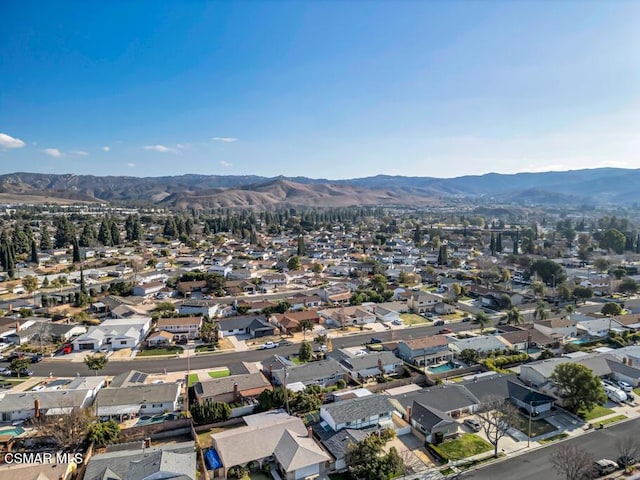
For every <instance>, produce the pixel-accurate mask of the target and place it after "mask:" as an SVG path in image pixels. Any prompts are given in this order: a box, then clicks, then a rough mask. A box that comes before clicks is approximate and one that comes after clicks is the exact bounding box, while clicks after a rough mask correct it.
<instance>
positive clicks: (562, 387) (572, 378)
mask: <svg viewBox="0 0 640 480" xmlns="http://www.w3.org/2000/svg"><path fill="white" fill-rule="evenodd" d="M551 380H552V381H553V382H555V384H556V385H557V387H558V390H559V394H560V397H561V398H562V399H563V400H564V404H565V407H567V409H569V410H570V411H571V412H573V413H578V411H580V410H582V411H589V410H591V409H592V408H593V407H595V406H596V405H600V404H602V403H604V402H605V401H606V400H607V396H606V395H605V393H604V388H603V386H602V382H601V381H600V379H599V378H598V377H597V376H595V375H594V374H593V371H592V370H591V369H590V368H588V367H586V366H584V365H581V364H579V363H572V362H567V363H561V364H560V365H558V366H556V368H555V369H554V370H553V373H552V374H551Z"/></svg>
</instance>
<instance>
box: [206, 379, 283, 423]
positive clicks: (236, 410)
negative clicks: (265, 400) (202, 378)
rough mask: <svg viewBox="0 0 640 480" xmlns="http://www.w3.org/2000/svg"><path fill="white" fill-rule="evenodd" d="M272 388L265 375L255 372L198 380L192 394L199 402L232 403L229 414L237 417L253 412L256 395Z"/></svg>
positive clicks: (255, 404)
mask: <svg viewBox="0 0 640 480" xmlns="http://www.w3.org/2000/svg"><path fill="white" fill-rule="evenodd" d="M272 388H273V387H272V386H271V384H270V383H269V381H268V380H267V379H266V378H265V376H264V375H263V374H262V373H261V372H256V373H243V374H240V375H231V376H228V377H222V378H215V379H211V380H207V381H206V382H198V383H196V385H195V387H194V394H195V398H196V401H197V402H198V403H200V404H203V403H204V402H207V401H211V402H222V403H230V404H233V406H232V410H231V416H232V417H239V416H243V415H247V414H249V413H253V410H254V409H255V407H256V406H257V400H256V399H257V397H259V396H260V394H261V393H262V392H264V391H265V390H272ZM247 407H248V408H247Z"/></svg>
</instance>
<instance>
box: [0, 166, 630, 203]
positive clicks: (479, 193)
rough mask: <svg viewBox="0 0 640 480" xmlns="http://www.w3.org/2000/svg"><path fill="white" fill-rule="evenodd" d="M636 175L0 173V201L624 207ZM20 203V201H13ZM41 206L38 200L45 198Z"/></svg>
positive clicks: (606, 171)
mask: <svg viewBox="0 0 640 480" xmlns="http://www.w3.org/2000/svg"><path fill="white" fill-rule="evenodd" d="M638 185H640V169H622V168H612V167H606V168H599V169H580V170H569V171H564V172H557V171H551V172H521V173H513V174H501V173H487V174H483V175H464V176H460V177H454V178H438V177H418V176H411V177H410V176H402V175H384V174H381V175H375V176H370V177H361V178H351V179H339V180H328V179H323V178H309V177H299V176H297V177H287V176H283V175H278V176H274V177H264V176H259V175H200V174H184V175H177V176H158V177H134V176H95V175H76V174H45V173H30V172H16V173H9V174H4V175H0V201H2V200H3V199H4V200H5V201H6V199H7V198H13V199H14V201H15V202H16V203H20V202H19V199H20V198H21V197H25V198H26V197H27V196H28V197H29V198H30V199H33V198H34V197H38V196H42V197H43V198H49V199H50V198H58V199H66V200H76V201H82V202H87V201H89V202H91V201H95V202H107V203H123V204H130V205H143V204H154V205H158V206H165V207H179V208H187V207H202V208H220V207H222V208H229V207H248V208H260V207H263V208H264V207H266V208H268V207H276V206H352V205H406V206H419V205H433V204H439V203H441V202H443V201H447V200H465V199H466V200H468V201H480V202H481V201H483V200H484V201H499V202H504V203H510V202H513V203H518V204H547V205H551V204H567V203H568V204H575V205H581V204H590V205H595V204H607V203H619V204H630V203H633V202H634V196H635V194H636V191H637V186H638ZM15 199H18V200H15ZM43 202H44V200H43Z"/></svg>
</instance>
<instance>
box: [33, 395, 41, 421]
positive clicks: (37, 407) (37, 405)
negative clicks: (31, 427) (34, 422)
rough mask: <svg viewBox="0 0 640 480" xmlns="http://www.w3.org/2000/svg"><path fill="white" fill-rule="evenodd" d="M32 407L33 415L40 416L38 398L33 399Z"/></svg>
mask: <svg viewBox="0 0 640 480" xmlns="http://www.w3.org/2000/svg"><path fill="white" fill-rule="evenodd" d="M33 409H34V410H35V417H36V418H40V400H38V399H37V398H36V399H35V400H34V401H33Z"/></svg>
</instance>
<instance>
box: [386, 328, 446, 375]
mask: <svg viewBox="0 0 640 480" xmlns="http://www.w3.org/2000/svg"><path fill="white" fill-rule="evenodd" d="M449 343H451V340H450V339H449V338H448V337H446V336H445V335H433V336H430V337H423V338H416V339H414V340H401V341H399V342H398V356H399V357H400V358H401V359H403V360H404V361H406V362H410V363H413V364H414V365H418V366H421V367H423V366H426V365H434V364H437V363H442V362H446V361H451V360H453V352H452V351H451V350H450V349H449Z"/></svg>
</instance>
